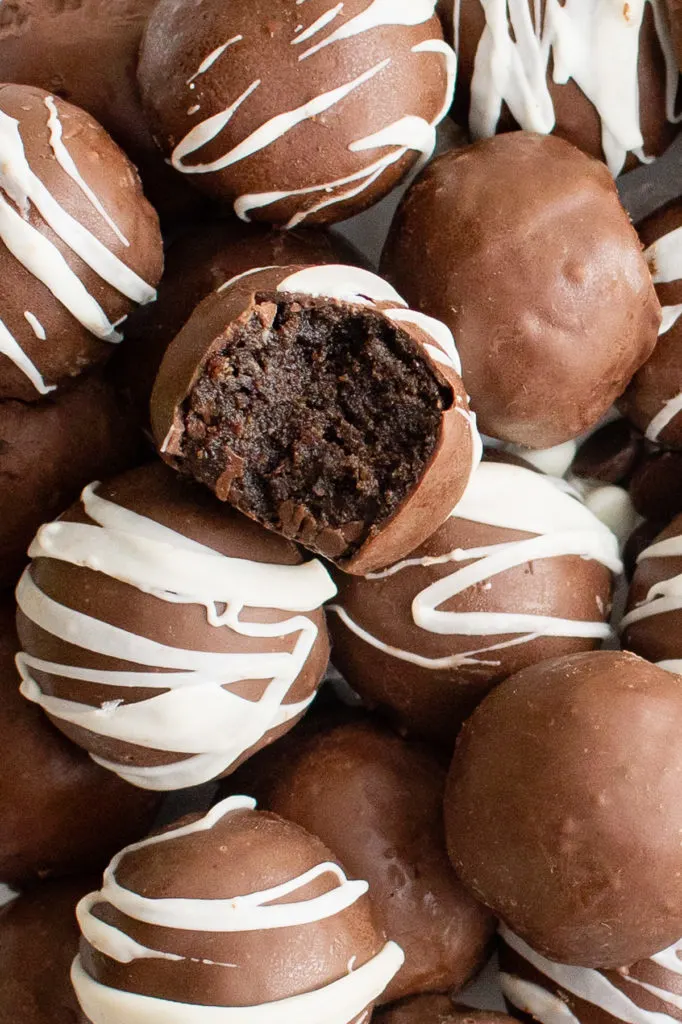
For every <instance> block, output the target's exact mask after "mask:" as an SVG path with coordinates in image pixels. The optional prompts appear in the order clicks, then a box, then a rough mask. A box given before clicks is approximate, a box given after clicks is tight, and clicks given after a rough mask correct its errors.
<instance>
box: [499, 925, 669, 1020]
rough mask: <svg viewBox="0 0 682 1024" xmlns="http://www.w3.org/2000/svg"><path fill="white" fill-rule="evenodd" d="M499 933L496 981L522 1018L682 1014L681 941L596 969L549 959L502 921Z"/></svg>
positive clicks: (664, 1016)
mask: <svg viewBox="0 0 682 1024" xmlns="http://www.w3.org/2000/svg"><path fill="white" fill-rule="evenodd" d="M501 939H502V942H501V945H500V984H501V986H502V991H503V993H504V997H505V999H506V1001H507V1004H508V1005H509V1008H510V1010H511V1012H512V1013H514V1015H515V1016H518V1017H520V1019H521V1020H523V1021H528V1020H530V1019H532V1020H534V1021H538V1022H539V1024H554V1022H555V1021H556V1020H569V1021H578V1022H579V1024H620V1022H622V1021H633V1020H638V1021H654V1020H655V1021H658V1024H673V1022H674V1021H679V1020H682V1006H681V1005H680V1004H681V1003H682V999H681V997H680V996H681V994H680V975H681V974H682V960H681V959H680V955H679V954H680V952H682V941H677V942H675V943H673V945H672V946H668V947H667V948H666V949H664V950H661V951H660V952H659V953H654V954H653V955H652V956H650V957H649V958H648V959H643V960H639V961H637V963H634V964H632V965H630V966H626V967H617V968H615V969H611V970H595V969H594V968H590V967H570V966H568V965H567V964H558V963H556V962H555V961H554V960H547V959H546V958H545V957H543V956H541V955H540V954H539V953H536V952H535V950H533V949H531V948H530V946H528V945H527V943H525V942H524V941H523V940H522V939H520V938H519V937H518V935H514V933H513V932H510V931H509V929H508V928H505V927H502V929H501ZM569 1015H570V1016H569Z"/></svg>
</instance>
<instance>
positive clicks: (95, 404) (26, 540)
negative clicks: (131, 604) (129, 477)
mask: <svg viewBox="0 0 682 1024" xmlns="http://www.w3.org/2000/svg"><path fill="white" fill-rule="evenodd" d="M142 442H143V439H142V437H141V435H140V434H139V432H138V429H137V427H136V425H135V423H134V420H133V417H132V415H131V412H130V410H128V409H127V408H125V407H124V406H123V405H122V404H121V402H120V400H119V399H118V398H117V397H116V395H115V394H114V392H113V390H112V388H111V387H110V385H109V384H107V383H106V382H105V381H103V380H102V379H101V378H100V377H93V376H89V377H82V378H80V379H79V380H78V381H76V382H75V383H74V384H73V385H72V386H71V387H69V388H60V389H59V391H58V392H56V393H54V394H52V395H51V396H50V397H49V398H46V399H44V400H43V401H42V402H34V403H32V404H30V405H27V404H26V403H25V402H16V401H6V402H0V588H3V587H11V586H14V584H15V583H16V581H17V579H18V578H19V574H20V573H21V569H22V566H24V565H25V564H26V562H27V556H26V551H27V549H28V546H29V544H30V542H31V540H32V539H33V535H34V533H35V532H36V530H37V529H38V527H39V526H40V524H41V523H43V522H45V521H47V520H49V519H52V518H53V517H54V516H57V515H59V513H60V512H63V511H64V509H66V508H68V506H69V505H70V504H71V502H72V501H73V500H74V499H75V498H76V497H77V496H78V494H79V492H80V490H81V488H82V487H84V486H85V484H87V483H88V482H89V481H90V480H93V479H96V478H99V477H102V476H110V475H111V474H112V473H119V472H121V471H122V470H124V469H128V468H129V467H130V466H134V465H135V464H136V463H138V462H139V461H141V459H143V458H144V448H143V444H142Z"/></svg>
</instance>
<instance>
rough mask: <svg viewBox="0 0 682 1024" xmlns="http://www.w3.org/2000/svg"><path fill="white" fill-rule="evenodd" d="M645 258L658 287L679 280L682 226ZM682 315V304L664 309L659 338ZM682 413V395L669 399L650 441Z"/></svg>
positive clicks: (648, 435)
mask: <svg viewBox="0 0 682 1024" xmlns="http://www.w3.org/2000/svg"><path fill="white" fill-rule="evenodd" d="M644 256H645V258H646V261H647V263H648V264H649V269H650V270H651V277H652V279H653V282H654V284H669V283H670V282H671V281H679V280H680V279H681V278H682V227H679V228H675V230H674V231H669V232H668V233H667V234H666V235H662V236H661V237H660V238H658V239H656V241H655V242H654V243H653V244H652V245H650V246H649V248H648V249H647V250H646V251H645V253H644ZM680 316H682V303H677V304H676V305H673V306H663V316H662V318H661V326H660V328H659V331H658V336H659V338H660V337H662V336H663V335H664V334H667V333H668V331H669V330H671V329H672V328H673V327H674V326H675V324H676V323H677V321H678V320H679V318H680ZM681 412H682V392H680V394H677V395H674V396H673V397H672V398H670V399H668V401H667V402H666V403H665V405H664V406H663V407H662V408H661V409H660V411H659V412H658V413H657V414H656V415H655V416H654V418H653V419H652V421H651V423H650V424H649V426H648V427H647V429H646V431H645V436H646V438H647V440H649V441H654V442H656V441H658V439H659V437H660V436H661V434H662V433H663V431H664V430H665V428H666V427H667V426H669V425H670V424H671V423H672V421H673V420H674V419H675V418H676V417H677V416H679V414H680V413H681Z"/></svg>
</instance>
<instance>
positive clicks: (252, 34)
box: [139, 0, 456, 228]
mask: <svg viewBox="0 0 682 1024" xmlns="http://www.w3.org/2000/svg"><path fill="white" fill-rule="evenodd" d="M435 9H436V0H388V2H387V0H346V2H345V3H344V5H343V7H341V6H339V5H338V4H337V5H336V6H330V5H329V3H328V2H327V0H308V2H307V3H306V4H305V9H304V6H303V5H302V4H294V3H291V2H289V0H231V2H230V3H229V4H225V3H223V2H222V0H200V2H198V0H161V2H160V3H159V4H158V5H157V7H156V8H155V9H154V12H153V14H152V16H151V18H150V20H149V23H148V26H147V30H146V33H145V37H144V42H143V45H142V51H141V55H140V65H139V80H140V85H141V88H142V96H143V99H144V101H145V104H146V106H147V110H148V113H149V117H150V121H151V124H152V127H153V130H154V134H155V137H156V138H157V139H158V140H159V142H160V143H161V144H162V146H163V148H164V150H165V152H166V154H167V156H168V157H169V159H170V162H171V164H172V165H173V167H174V168H175V169H176V170H177V171H179V172H180V173H181V174H183V175H185V176H187V178H188V179H189V180H191V181H192V182H193V183H194V184H195V185H197V186H198V187H199V188H201V189H203V190H205V191H206V192H208V193H209V195H212V196H214V197H215V198H217V199H222V200H224V201H226V202H229V203H230V204H231V205H232V207H233V209H234V211H235V213H237V215H238V216H239V217H241V218H242V219H243V220H251V219H253V220H265V221H268V222H269V223H272V224H281V225H285V226H286V227H290V228H291V227H296V225H297V224H300V223H302V222H303V221H307V222H309V223H310V222H315V223H330V222H334V221H339V220H343V219H344V218H346V217H349V216H351V214H354V213H358V212H359V211H360V210H363V209H365V207H367V206H370V205H371V204H372V203H374V202H376V201H377V200H379V199H381V198H382V197H383V196H385V195H386V194H387V193H388V192H389V191H390V190H391V189H392V188H393V186H394V185H395V184H396V183H397V182H398V181H400V179H401V178H402V177H404V175H405V174H406V172H407V171H408V170H409V169H410V168H411V167H412V166H413V165H414V164H415V162H416V161H417V160H418V159H419V157H423V158H426V157H428V156H430V155H431V153H432V152H433V149H434V146H435V142H436V125H438V124H439V123H440V121H441V120H442V119H443V118H444V117H445V115H446V114H447V112H448V110H449V108H450V104H451V101H452V94H453V89H454V78H455V66H456V62H455V56H454V53H453V52H452V50H451V49H450V47H449V46H448V45H447V44H446V43H445V42H444V40H443V33H442V30H441V26H440V22H439V20H438V18H437V16H436V14H435Z"/></svg>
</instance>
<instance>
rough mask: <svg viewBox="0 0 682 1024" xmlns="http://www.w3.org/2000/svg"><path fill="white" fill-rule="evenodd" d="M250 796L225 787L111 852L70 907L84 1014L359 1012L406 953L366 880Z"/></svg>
mask: <svg viewBox="0 0 682 1024" xmlns="http://www.w3.org/2000/svg"><path fill="white" fill-rule="evenodd" d="M254 806H255V804H254V801H253V800H251V799H249V798H248V797H232V798H230V799H227V800H224V801H222V802H221V803H219V804H217V805H216V806H215V807H214V808H213V810H212V811H210V812H209V814H208V815H206V816H205V817H204V818H201V819H199V820H197V821H194V822H192V823H190V824H188V825H183V826H181V827H179V828H176V829H173V830H172V831H169V832H166V833H164V834H162V835H159V836H155V837H152V838H151V839H148V840H146V841H144V842H142V843H138V844H137V845H136V846H132V847H129V848H128V849H127V850H124V851H123V852H122V853H121V854H119V855H118V856H117V857H115V858H114V860H113V861H112V862H111V864H110V865H109V867H108V868H107V871H106V872H105V874H104V880H103V885H102V888H101V890H100V891H98V892H93V893H91V894H90V895H89V896H87V897H85V899H83V900H82V901H81V903H80V904H79V907H78V920H79V923H80V926H81V931H82V935H83V939H82V941H81V951H80V955H79V957H78V959H77V960H76V961H75V963H74V966H73V970H72V980H73V984H74V988H75V990H76V994H77V996H78V999H79V1002H80V1005H81V1007H82V1009H83V1012H84V1014H85V1019H86V1020H89V1021H92V1022H93V1024H98V1022H99V1021H102V1020H105V1019H106V1020H117V1021H124V1020H125V1021H138V1020H139V1021H141V1020H159V1021H161V1020H163V1021H165V1020H169V1021H170V1020H173V1019H175V1020H177V1021H181V1020H191V1019H193V1018H194V1017H204V1016H206V1017H207V1018H208V1019H209V1020H210V1019H211V1018H214V1019H216V1020H219V1019H220V1017H221V1016H222V1017H223V1018H228V1019H229V1018H230V1017H234V1019H235V1020H239V1019H247V1020H248V1019H256V1020H263V1021H265V1020H277V1019H279V1020H282V1021H285V1020H292V1021H294V1020H295V1021H302V1020H310V1021H322V1020H325V1019H329V1020H331V1019H333V1020H335V1021H339V1022H341V1021H343V1022H346V1021H347V1022H349V1024H351V1022H356V1024H359V1022H360V1021H362V1020H366V1019H367V1018H368V1015H369V1014H370V1013H371V1009H372V1005H373V1003H374V1001H375V1000H376V999H377V998H378V997H379V996H380V995H381V993H382V992H383V990H384V988H385V987H386V985H387V984H388V982H389V981H390V980H391V978H392V977H393V976H394V975H395V973H396V972H397V971H398V970H399V968H400V965H401V964H402V960H403V955H402V952H401V950H400V947H399V946H397V945H396V944H395V943H394V942H387V941H386V940H385V937H384V936H382V934H381V932H380V931H379V929H378V928H377V926H376V925H375V922H374V919H373V916H372V907H371V903H370V900H369V897H368V896H367V888H368V886H367V883H366V882H364V881H352V880H351V879H349V878H348V877H347V874H346V873H345V871H344V870H343V868H342V867H341V866H340V864H339V863H338V861H337V860H336V859H335V857H334V854H332V853H330V851H329V850H328V849H327V848H326V846H324V845H323V844H322V843H321V842H320V840H319V839H317V838H315V837H313V836H311V835H310V834H309V833H307V832H305V831H304V830H303V829H302V828H300V827H299V826H298V825H294V824H292V823H290V822H288V821H285V820H284V819H282V818H279V817H277V816H276V815H274V814H268V813H265V812H258V811H254V809H253V808H254ZM150 950H153V951H155V952H154V955H153V956H151V955H150ZM178 1004H180V1005H178ZM211 1008H212V1011H211ZM219 1008H220V1010H219ZM220 1011H222V1012H220ZM332 1013H333V1016H332Z"/></svg>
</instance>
